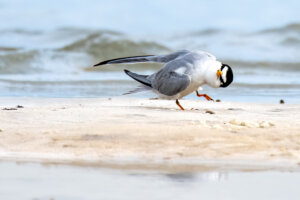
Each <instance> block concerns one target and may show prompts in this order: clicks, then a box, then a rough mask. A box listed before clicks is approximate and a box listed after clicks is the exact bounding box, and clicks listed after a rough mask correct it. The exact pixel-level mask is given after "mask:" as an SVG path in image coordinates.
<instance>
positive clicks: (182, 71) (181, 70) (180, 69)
mask: <svg viewBox="0 0 300 200" xmlns="http://www.w3.org/2000/svg"><path fill="white" fill-rule="evenodd" d="M185 71H186V68H185V67H179V68H178V69H176V70H175V72H176V73H177V74H180V75H181V74H184V73H185Z"/></svg>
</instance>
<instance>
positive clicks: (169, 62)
mask: <svg viewBox="0 0 300 200" xmlns="http://www.w3.org/2000/svg"><path fill="white" fill-rule="evenodd" d="M148 62H159V63H166V64H165V65H164V66H163V67H162V69H160V70H159V71H158V72H155V73H154V74H151V75H140V74H136V73H133V72H130V71H129V70H126V69H125V70H124V71H125V73H126V74H127V75H128V76H130V77H131V78H133V79H134V80H136V81H138V82H140V83H141V84H142V85H141V87H139V88H137V89H135V90H133V91H130V92H128V93H127V94H130V93H135V92H140V91H144V90H152V91H153V92H155V93H156V94H157V95H158V97H159V98H163V99H174V100H176V104H177V105H178V106H179V107H180V108H181V109H182V110H184V108H183V107H182V106H181V105H180V103H179V101H178V99H180V98H182V97H184V96H186V95H188V94H190V93H192V92H196V94H197V96H199V97H201V96H203V97H205V98H206V99H207V100H213V99H212V98H210V97H209V96H208V95H207V94H199V93H198V88H199V87H201V86H202V85H204V84H208V85H209V86H211V87H213V88H218V87H227V86H228V85H230V83H231V82H232V80H233V73H232V69H231V67H230V66H229V65H226V64H223V63H221V62H219V61H217V60H216V57H215V56H213V55H212V54H210V53H207V52H204V51H199V50H197V51H187V50H183V51H178V52H175V53H171V54H167V55H159V56H154V55H147V56H133V57H124V58H116V59H112V60H106V61H102V62H100V63H98V64H95V65H94V66H99V65H106V64H120V63H148Z"/></svg>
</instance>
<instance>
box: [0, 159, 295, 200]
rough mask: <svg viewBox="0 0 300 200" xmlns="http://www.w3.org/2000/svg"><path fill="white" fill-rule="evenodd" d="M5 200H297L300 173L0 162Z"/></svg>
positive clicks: (2, 192) (0, 189)
mask: <svg viewBox="0 0 300 200" xmlns="http://www.w3.org/2000/svg"><path fill="white" fill-rule="evenodd" d="M0 171H1V173H0V185H1V187H0V198H1V199H5V200H19V199H24V200H27V199H28V200H29V199H30V200H33V199H34V200H50V199H53V200H60V199H61V200H69V199H70V200H75V199H76V200H80V199H85V200H92V199H123V200H125V199H130V200H135V199H145V200H147V199H195V198H201V199H231V200H234V199H244V200H246V199H249V200H250V199H251V200H252V199H257V200H260V199H261V200H263V199H272V200H277V199H278V200H279V199H280V200H281V199H289V200H293V199H299V196H300V191H299V183H300V173H299V172H293V173H292V172H276V171H262V172H230V171H223V172H222V171H207V172H181V173H168V172H151V171H141V170H110V169H103V168H88V167H74V166H62V165H46V166H43V165H39V164H28V163H27V164H15V163H12V162H2V163H0Z"/></svg>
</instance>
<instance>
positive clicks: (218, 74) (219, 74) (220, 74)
mask: <svg viewBox="0 0 300 200" xmlns="http://www.w3.org/2000/svg"><path fill="white" fill-rule="evenodd" d="M222 75H223V72H222V71H221V70H219V69H218V71H217V77H218V78H220V76H222Z"/></svg>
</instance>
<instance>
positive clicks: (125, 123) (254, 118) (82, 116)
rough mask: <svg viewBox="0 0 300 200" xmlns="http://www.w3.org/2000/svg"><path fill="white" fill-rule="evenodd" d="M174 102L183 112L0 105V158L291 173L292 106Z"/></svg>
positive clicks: (299, 156) (297, 146) (298, 151)
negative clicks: (179, 103)
mask: <svg viewBox="0 0 300 200" xmlns="http://www.w3.org/2000/svg"><path fill="white" fill-rule="evenodd" d="M180 102H181V104H182V106H183V107H184V108H186V110H185V111H181V110H180V109H179V108H178V107H177V106H176V104H175V102H174V101H166V100H148V99H131V98H112V99H107V98H99V99H70V98H69V99H35V98H28V99H26V98H14V99H12V98H1V99H0V109H1V110H0V129H1V130H0V138H1V139H0V159H1V160H19V161H38V162H52V163H53V162H55V163H76V164H81V165H97V166H98V165H99V166H107V167H122V168H126V167H127V168H143V169H147V168H149V169H156V168H164V167H165V168H171V169H175V170H176V169H179V170H193V169H196V170H199V169H203V168H205V166H209V167H210V168H211V167H212V166H217V168H220V167H221V168H222V167H223V168H224V167H225V168H226V166H227V167H228V166H230V167H229V168H240V169H241V168H246V169H258V168H260V167H262V166H263V167H266V166H268V168H273V167H274V168H284V169H299V166H300V104H294V105H291V104H263V103H236V102H234V103H233V102H207V101H204V100H199V101H191V100H181V101H180ZM17 105H22V106H23V107H24V108H18V109H17V110H14V109H13V110H9V109H8V110H7V109H4V108H15V107H16V106H17ZM207 111H212V113H213V114H210V113H211V112H207Z"/></svg>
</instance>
